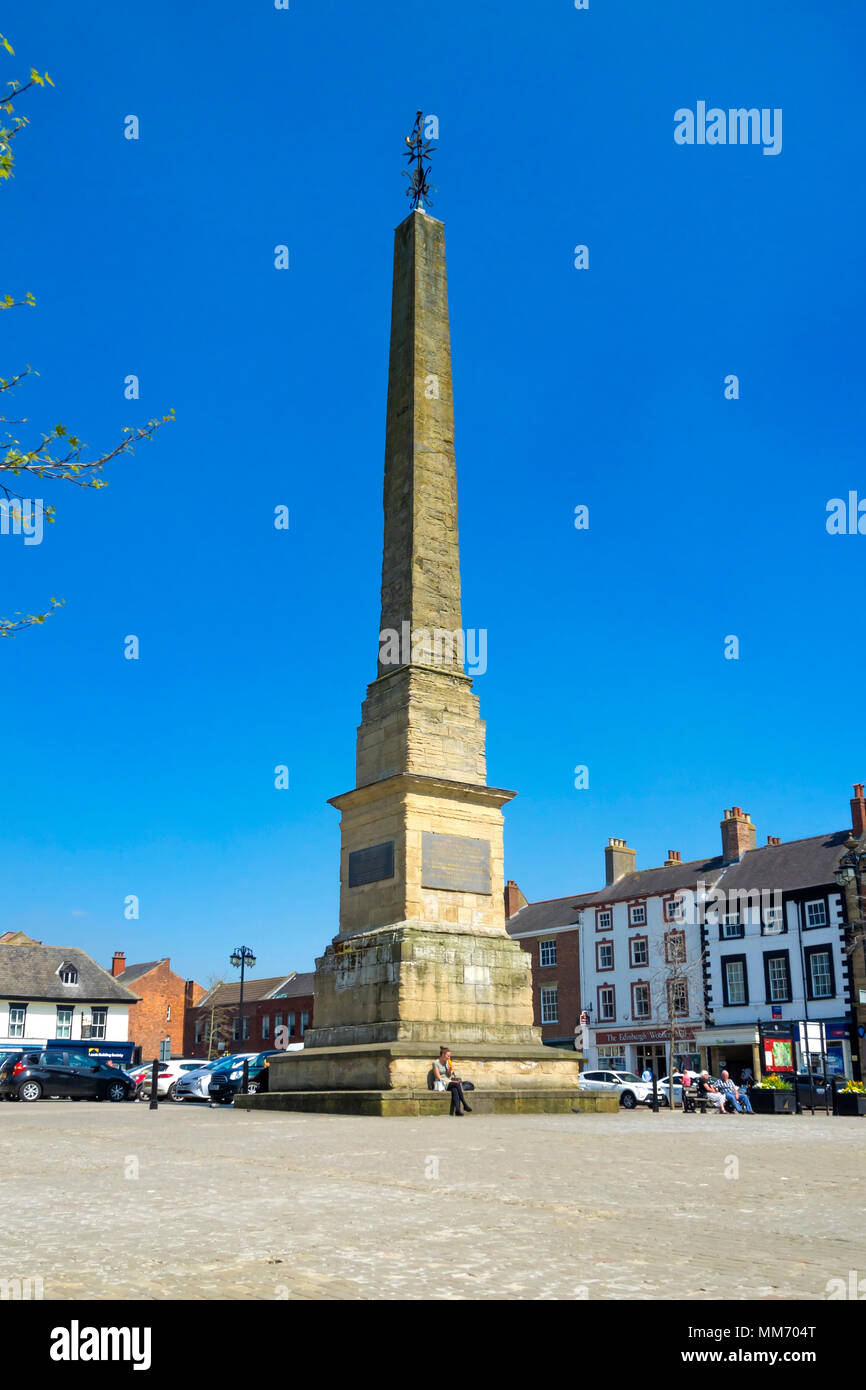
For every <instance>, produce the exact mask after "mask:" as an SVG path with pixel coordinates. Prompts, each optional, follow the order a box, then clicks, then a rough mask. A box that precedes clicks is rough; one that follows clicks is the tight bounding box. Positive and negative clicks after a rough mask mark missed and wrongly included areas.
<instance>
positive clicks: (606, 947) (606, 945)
mask: <svg viewBox="0 0 866 1390" xmlns="http://www.w3.org/2000/svg"><path fill="white" fill-rule="evenodd" d="M596 950H597V951H598V969H599V970H613V942H612V941H599V942H598V944H597V947H596ZM605 952H607V953H608V955H609V957H610V959H609V961H608V963H607V964H605V961H604V956H605Z"/></svg>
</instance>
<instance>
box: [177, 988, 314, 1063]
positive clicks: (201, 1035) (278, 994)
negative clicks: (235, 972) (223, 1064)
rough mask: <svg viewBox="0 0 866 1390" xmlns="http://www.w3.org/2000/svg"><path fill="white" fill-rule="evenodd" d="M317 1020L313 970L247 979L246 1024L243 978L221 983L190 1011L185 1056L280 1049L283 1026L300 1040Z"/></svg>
mask: <svg viewBox="0 0 866 1390" xmlns="http://www.w3.org/2000/svg"><path fill="white" fill-rule="evenodd" d="M312 1023H313V974H312V971H310V972H308V973H305V974H299V973H298V971H297V970H293V971H291V973H290V974H288V975H277V976H272V977H271V978H270V979H266V980H245V981H244V1013H243V1027H242V1026H241V1018H240V981H238V980H233V981H231V982H230V983H220V984H217V985H214V987H213V989H211V990H209V991H208V993H207V994H205V995H204V996H203V997H202V998H201V999H200V1000H199V1002H198V1005H197V1007H195V1008H192V1009H190V1010H188V1012H187V1022H186V1032H185V1036H184V1056H186V1057H208V1056H210V1057H215V1056H217V1055H218V1054H220V1053H228V1052H263V1051H266V1050H267V1049H268V1048H272V1047H277V1045H278V1044H277V1041H276V1039H277V1031H278V1029H280V1028H285V1030H286V1035H285V1037H286V1041H287V1042H288V1043H289V1044H293V1043H294V1044H297V1043H300V1042H302V1041H303V1038H304V1034H305V1033H306V1031H307V1029H308V1028H310V1027H312Z"/></svg>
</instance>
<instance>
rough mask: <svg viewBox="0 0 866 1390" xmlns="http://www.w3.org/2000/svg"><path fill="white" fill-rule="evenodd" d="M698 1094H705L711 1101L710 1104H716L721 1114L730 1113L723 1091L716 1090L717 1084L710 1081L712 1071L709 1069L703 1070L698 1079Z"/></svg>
mask: <svg viewBox="0 0 866 1390" xmlns="http://www.w3.org/2000/svg"><path fill="white" fill-rule="evenodd" d="M698 1095H699V1096H704V1098H705V1099H706V1100H708V1101H709V1102H710V1105H714V1106H715V1107H716V1109H717V1110H718V1112H719V1114H720V1115H726V1114H727V1113H728V1112H727V1110H726V1109H725V1098H724V1096H723V1095H722V1093H721V1091H718V1090H716V1088H715V1086H714V1085H713V1084H712V1082H711V1081H710V1073H709V1072H708V1071H702V1072H701V1075H700V1078H699V1080H698Z"/></svg>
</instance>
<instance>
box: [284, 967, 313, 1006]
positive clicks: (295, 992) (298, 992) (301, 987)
mask: <svg viewBox="0 0 866 1390" xmlns="http://www.w3.org/2000/svg"><path fill="white" fill-rule="evenodd" d="M315 978H316V977H315V975H314V974H313V972H312V970H308V971H305V972H303V973H301V972H298V974H296V975H294V976H293V977H292V979H291V980H289V983H288V984H287V985H286V987H285V989H281V990H280V992H279V994H275V995H274V998H275V999H300V998H301V997H302V996H303V995H307V994H312V993H313V981H314V979H315Z"/></svg>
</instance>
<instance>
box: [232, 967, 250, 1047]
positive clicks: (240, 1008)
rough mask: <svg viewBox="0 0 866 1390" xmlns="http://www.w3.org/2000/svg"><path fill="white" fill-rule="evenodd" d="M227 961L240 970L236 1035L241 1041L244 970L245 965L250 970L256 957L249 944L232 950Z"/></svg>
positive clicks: (242, 1034)
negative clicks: (238, 1022) (238, 1018)
mask: <svg viewBox="0 0 866 1390" xmlns="http://www.w3.org/2000/svg"><path fill="white" fill-rule="evenodd" d="M229 962H230V964H231V965H233V966H234V968H235V970H240V972H241V997H240V1003H239V1005H238V1012H239V1014H240V1026H239V1028H238V1036H239V1038H240V1041H241V1042H243V1040H244V970H245V969H246V967H247V966H249V967H250V969H251V970H252V968H253V966H254V965H255V963H256V958H255V956H254V954H253V952H252V951H251V950H250V948H249V946H238V948H237V950H236V951H232V953H231V955H230V956H229Z"/></svg>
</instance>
